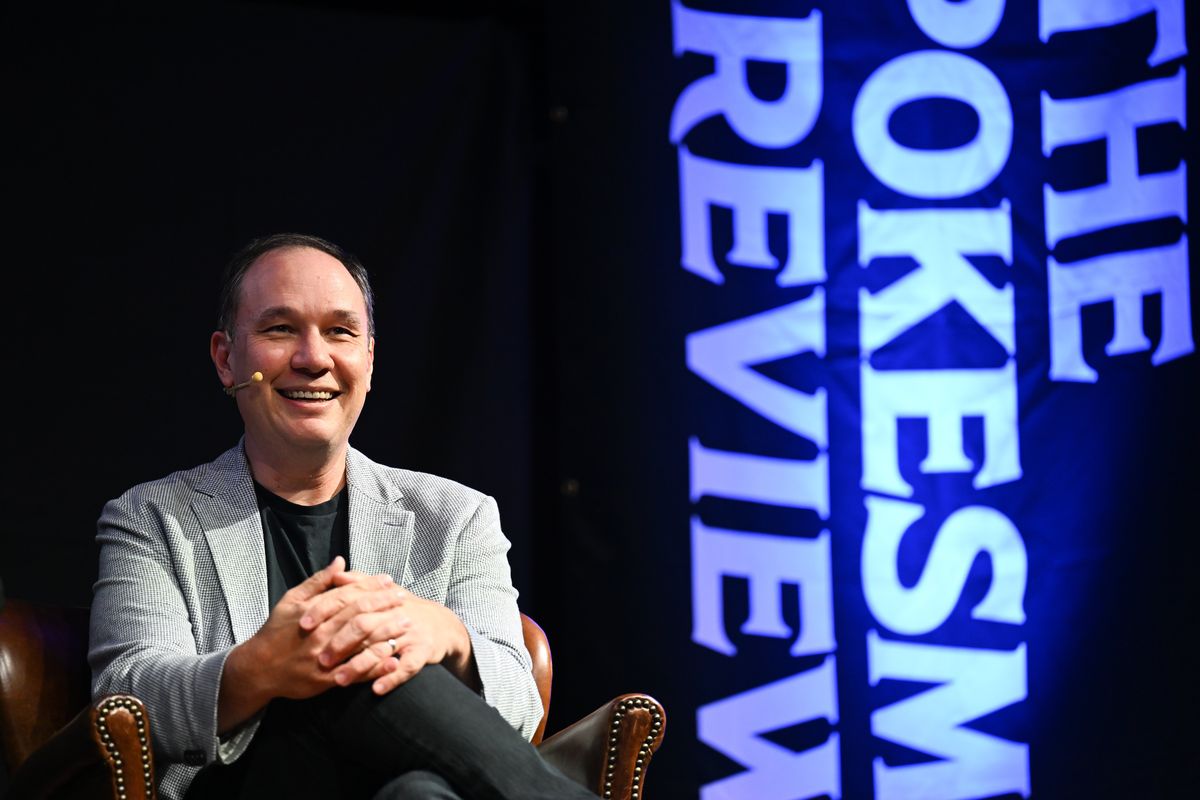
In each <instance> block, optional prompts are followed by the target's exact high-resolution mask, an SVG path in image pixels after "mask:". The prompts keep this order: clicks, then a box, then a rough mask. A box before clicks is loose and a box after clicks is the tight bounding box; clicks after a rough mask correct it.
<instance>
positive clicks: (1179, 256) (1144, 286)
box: [1048, 236, 1195, 383]
mask: <svg viewBox="0 0 1200 800" xmlns="http://www.w3.org/2000/svg"><path fill="white" fill-rule="evenodd" d="M1048 268H1049V273H1050V275H1049V277H1050V378H1051V379H1052V380H1056V381H1081V382H1086V383H1094V382H1095V381H1096V379H1097V373H1096V370H1094V369H1092V368H1091V367H1089V366H1088V365H1087V363H1086V362H1085V361H1084V358H1083V320H1082V317H1081V313H1082V309H1083V307H1084V306H1088V305H1092V304H1094V303H1102V302H1106V301H1111V302H1112V304H1113V337H1112V340H1111V341H1110V342H1109V343H1108V345H1107V346H1106V347H1105V348H1104V352H1106V353H1107V354H1108V355H1110V356H1113V355H1121V354H1125V353H1137V352H1142V351H1145V350H1149V349H1150V339H1149V338H1148V337H1147V336H1146V334H1145V330H1144V327H1143V320H1142V298H1143V297H1146V296H1147V295H1151V294H1160V295H1161V296H1162V338H1161V339H1160V340H1159V342H1158V347H1157V348H1155V350H1154V355H1153V356H1152V357H1151V359H1150V360H1151V362H1152V363H1154V364H1155V365H1158V364H1163V363H1166V362H1167V361H1170V360H1172V359H1175V358H1179V357H1180V356H1185V355H1187V354H1188V353H1191V352H1192V351H1193V350H1195V343H1194V342H1193V340H1192V311H1191V300H1190V297H1189V294H1188V241H1187V237H1186V236H1184V237H1183V238H1181V239H1180V240H1179V241H1178V242H1176V243H1175V244H1173V245H1169V246H1167V247H1155V248H1150V249H1146V250H1135V251H1132V252H1127V253H1112V254H1109V255H1103V256H1097V257H1095V258H1090V259H1087V260H1085V261H1078V262H1075V263H1073V264H1059V263H1058V262H1057V261H1056V260H1054V258H1053V257H1052V258H1050V259H1049V262H1048Z"/></svg>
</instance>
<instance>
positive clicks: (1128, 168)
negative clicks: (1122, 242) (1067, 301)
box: [1042, 70, 1187, 249]
mask: <svg viewBox="0 0 1200 800" xmlns="http://www.w3.org/2000/svg"><path fill="white" fill-rule="evenodd" d="M1186 77H1187V76H1186V74H1185V73H1184V71H1183V70H1180V71H1179V73H1178V74H1176V75H1174V76H1173V77H1170V78H1163V79H1161V80H1156V81H1146V82H1145V83H1139V84H1136V85H1134V86H1130V87H1127V88H1125V89H1120V90H1118V91H1115V92H1109V93H1108V94H1102V95H1097V96H1095V97H1078V98H1073V99H1070V100H1053V99H1051V98H1050V96H1049V95H1047V94H1046V93H1045V92H1043V93H1042V149H1043V151H1044V153H1045V154H1046V156H1047V157H1048V156H1049V155H1050V154H1051V153H1052V152H1053V151H1054V150H1055V149H1056V148H1059V147H1062V146H1064V145H1071V144H1079V143H1081V142H1090V141H1095V140H1103V141H1104V142H1105V143H1106V144H1107V145H1108V161H1107V167H1108V168H1107V170H1106V172H1107V180H1106V181H1105V182H1104V183H1102V184H1100V185H1098V186H1092V187H1088V188H1086V189H1076V190H1073V191H1069V192H1056V191H1055V190H1054V189H1052V188H1051V187H1050V186H1049V185H1047V186H1046V187H1045V188H1044V190H1043V191H1044V195H1045V200H1046V240H1047V243H1048V244H1049V245H1050V248H1051V249H1053V248H1054V247H1055V246H1056V245H1057V244H1058V243H1059V242H1060V241H1062V240H1063V239H1065V238H1067V237H1069V236H1079V235H1080V234H1084V233H1090V232H1092V231H1098V230H1103V229H1105V228H1111V227H1113V226H1115V225H1123V224H1127V223H1131V222H1141V221H1143V220H1151V219H1159V218H1162V217H1179V218H1180V219H1182V220H1183V221H1184V222H1186V221H1187V166H1186V164H1180V165H1179V166H1178V167H1176V168H1175V169H1174V170H1172V171H1170V172H1165V173H1159V174H1154V175H1142V174H1140V172H1139V171H1138V149H1137V129H1138V128H1140V127H1143V126H1146V125H1155V124H1160V123H1165V122H1174V123H1177V124H1178V125H1180V126H1184V125H1185V120H1184V114H1185V112H1184V101H1185V93H1186V91H1187V88H1186V87H1187V82H1186Z"/></svg>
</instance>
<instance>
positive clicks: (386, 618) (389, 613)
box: [317, 608, 412, 667]
mask: <svg viewBox="0 0 1200 800" xmlns="http://www.w3.org/2000/svg"><path fill="white" fill-rule="evenodd" d="M411 624H412V623H411V621H410V620H409V619H408V617H398V616H396V614H395V611H394V610H393V609H391V608H387V609H385V610H382V611H377V612H374V613H366V614H359V615H358V616H357V617H355V618H354V619H353V620H351V621H349V622H347V623H346V624H344V625H342V626H341V627H340V628H339V629H338V631H337V632H336V633H334V635H333V638H332V639H330V640H329V644H327V645H325V648H324V649H323V650H321V652H320V654H319V655H318V657H317V658H318V661H320V663H321V665H322V666H326V667H329V666H332V665H334V664H336V663H338V662H339V661H341V660H343V659H344V658H346V656H348V655H349V654H350V653H351V652H352V651H353V650H356V649H358V648H359V647H361V646H362V644H363V642H365V641H367V640H368V639H370V640H372V641H375V642H381V641H384V640H387V639H393V640H397V639H399V638H400V637H401V635H403V634H404V633H405V632H406V631H407V630H408V629H409V627H410V626H411ZM388 655H391V654H390V653H389V654H388Z"/></svg>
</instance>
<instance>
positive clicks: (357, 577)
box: [333, 569, 395, 586]
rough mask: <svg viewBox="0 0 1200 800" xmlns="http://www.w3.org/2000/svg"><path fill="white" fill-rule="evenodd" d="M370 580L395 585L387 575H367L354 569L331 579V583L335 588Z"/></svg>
mask: <svg viewBox="0 0 1200 800" xmlns="http://www.w3.org/2000/svg"><path fill="white" fill-rule="evenodd" d="M370 580H375V581H379V582H382V583H384V584H389V583H395V580H394V579H393V578H392V576H391V575H388V574H387V573H380V574H378V575H368V574H367V573H365V572H359V571H358V570H356V569H348V570H346V571H345V572H342V573H340V574H338V575H335V576H334V577H333V583H334V585H335V586H348V585H349V584H352V583H358V582H359V581H370Z"/></svg>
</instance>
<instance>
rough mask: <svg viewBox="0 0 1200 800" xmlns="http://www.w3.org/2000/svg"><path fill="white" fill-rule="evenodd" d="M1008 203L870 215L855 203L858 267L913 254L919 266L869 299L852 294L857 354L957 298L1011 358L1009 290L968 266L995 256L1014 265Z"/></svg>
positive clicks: (868, 351) (869, 210)
mask: <svg viewBox="0 0 1200 800" xmlns="http://www.w3.org/2000/svg"><path fill="white" fill-rule="evenodd" d="M1010 211H1011V209H1010V207H1009V202H1008V200H1003V201H1001V203H1000V206H999V207H998V208H933V209H903V210H895V211H875V210H874V209H872V208H871V207H870V206H869V205H867V203H866V201H863V200H860V201H859V203H858V240H859V255H858V263H859V264H860V265H862V266H863V267H866V266H867V265H868V264H869V263H870V262H871V260H873V259H876V258H881V257H885V256H905V255H907V256H912V257H913V258H914V259H916V261H917V263H918V264H919V265H920V266H919V268H918V269H916V270H914V271H912V272H909V273H907V274H905V275H904V277H902V278H900V279H899V280H897V281H895V282H894V283H892V284H890V285H889V286H888V287H887V288H885V289H883V290H881V291H879V292H876V293H875V294H874V295H872V294H871V293H870V292H868V291H867V290H866V289H859V290H858V302H859V311H860V317H859V320H860V332H861V352H862V353H863V354H864V355H870V354H871V353H873V352H874V351H875V350H877V349H878V348H880V347H883V346H884V345H885V344H887V343H888V342H890V341H892V340H893V339H895V338H896V337H897V336H899V335H900V334H901V333H903V332H904V331H906V330H908V329H909V328H911V327H913V326H914V325H916V324H917V323H918V322H920V321H921V320H923V319H926V318H927V317H929V316H930V315H932V314H933V313H934V312H936V311H938V310H939V309H941V308H943V307H945V306H946V305H947V304H949V303H950V302H952V301H958V303H959V304H960V305H962V307H963V308H964V309H965V310H966V311H967V313H969V314H970V315H971V316H972V317H973V318H974V319H975V321H976V322H978V323H979V324H981V325H983V326H984V327H985V328H986V329H987V331H988V333H990V334H991V335H992V337H993V338H994V339H996V341H998V342H999V343H1000V344H1002V345H1003V346H1004V349H1005V350H1006V351H1007V352H1008V354H1009V355H1012V354H1014V353H1015V352H1016V346H1017V343H1016V335H1015V331H1014V326H1013V287H1012V285H1011V284H1007V283H1006V284H1005V285H1004V286H1002V287H1001V288H999V289H997V288H995V287H993V286H992V285H991V284H990V283H988V281H987V280H986V279H985V278H984V277H983V276H982V275H980V274H979V272H978V271H977V270H976V269H975V268H974V267H972V266H971V263H970V262H969V261H967V259H966V256H967V255H975V256H981V255H995V256H999V257H1000V258H1002V259H1003V260H1004V263H1005V264H1008V265H1009V266H1011V265H1012V222H1011V213H1010Z"/></svg>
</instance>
